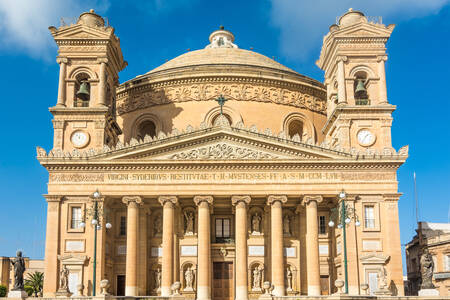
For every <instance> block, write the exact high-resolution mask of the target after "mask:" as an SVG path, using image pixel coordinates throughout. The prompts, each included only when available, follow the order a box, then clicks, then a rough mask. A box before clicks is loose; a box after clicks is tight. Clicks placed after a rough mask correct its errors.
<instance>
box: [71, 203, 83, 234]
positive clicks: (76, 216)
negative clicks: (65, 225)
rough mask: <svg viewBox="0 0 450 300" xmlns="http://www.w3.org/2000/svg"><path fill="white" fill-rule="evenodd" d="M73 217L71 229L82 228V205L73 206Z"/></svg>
mask: <svg viewBox="0 0 450 300" xmlns="http://www.w3.org/2000/svg"><path fill="white" fill-rule="evenodd" d="M71 209H72V212H71V213H72V218H71V221H70V228H71V229H78V228H81V227H80V224H81V222H82V220H81V207H80V206H72V208H71Z"/></svg>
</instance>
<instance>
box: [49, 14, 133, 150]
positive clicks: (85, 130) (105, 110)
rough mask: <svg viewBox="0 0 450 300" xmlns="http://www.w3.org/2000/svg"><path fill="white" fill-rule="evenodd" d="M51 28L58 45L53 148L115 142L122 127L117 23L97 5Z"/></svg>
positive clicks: (53, 111) (111, 143) (120, 61)
mask: <svg viewBox="0 0 450 300" xmlns="http://www.w3.org/2000/svg"><path fill="white" fill-rule="evenodd" d="M49 30H50V32H51V34H52V36H53V38H54V39H55V42H56V44H57V45H58V54H59V55H58V57H57V62H58V64H59V65H60V72H59V86H58V100H57V103H56V105H55V106H54V107H50V109H49V110H50V112H51V113H52V114H53V127H54V142H53V149H54V150H63V151H73V150H74V149H79V150H86V149H90V148H102V147H103V146H104V145H109V146H111V145H115V144H116V142H117V141H118V136H119V135H120V134H121V133H122V131H121V129H120V128H119V126H118V125H117V123H116V99H115V95H116V87H117V86H118V82H119V81H118V79H119V77H118V73H119V72H120V71H121V70H123V69H124V68H125V67H126V65H127V63H126V62H125V61H124V60H123V56H122V50H121V49H120V40H119V38H118V37H117V36H116V35H115V34H114V28H112V27H110V26H105V20H104V19H103V18H102V17H101V16H99V15H97V14H96V13H95V12H94V10H90V11H89V12H85V13H82V14H81V15H80V16H79V18H78V20H77V22H76V24H71V25H62V26H61V27H59V28H55V27H53V26H51V27H49Z"/></svg>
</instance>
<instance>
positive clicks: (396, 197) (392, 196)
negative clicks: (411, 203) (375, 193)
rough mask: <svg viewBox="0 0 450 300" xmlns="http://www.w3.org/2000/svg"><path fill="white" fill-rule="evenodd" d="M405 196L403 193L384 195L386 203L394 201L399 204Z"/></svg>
mask: <svg viewBox="0 0 450 300" xmlns="http://www.w3.org/2000/svg"><path fill="white" fill-rule="evenodd" d="M402 195H403V193H393V194H383V199H384V201H394V202H397V201H398V200H400V197H401V196H402Z"/></svg>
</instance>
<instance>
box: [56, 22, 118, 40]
mask: <svg viewBox="0 0 450 300" xmlns="http://www.w3.org/2000/svg"><path fill="white" fill-rule="evenodd" d="M111 33H112V32H111V30H110V29H108V27H98V28H97V27H89V26H86V25H83V24H76V25H72V26H69V27H67V28H60V29H58V30H57V31H55V32H54V37H55V39H56V40H58V39H95V38H98V39H108V38H109V37H110V35H111Z"/></svg>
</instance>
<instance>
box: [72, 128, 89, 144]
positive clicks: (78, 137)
mask: <svg viewBox="0 0 450 300" xmlns="http://www.w3.org/2000/svg"><path fill="white" fill-rule="evenodd" d="M70 140H71V141H72V144H73V145H74V146H75V147H77V148H80V147H84V146H86V144H87V143H88V142H89V135H88V134H87V133H86V132H83V131H75V132H74V133H72V137H71V138H70Z"/></svg>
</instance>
